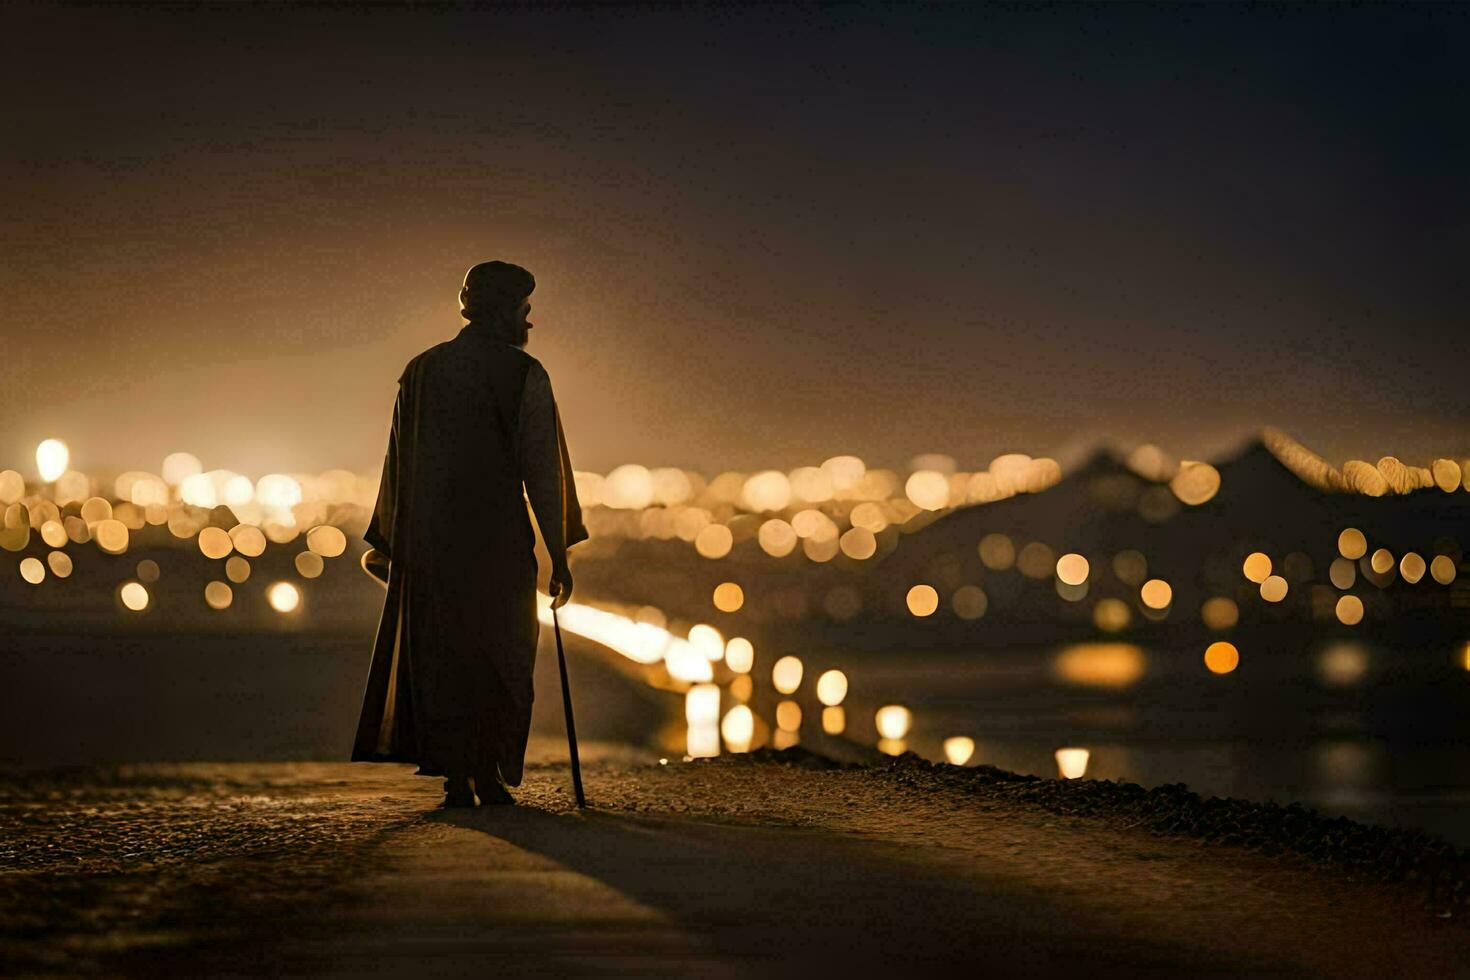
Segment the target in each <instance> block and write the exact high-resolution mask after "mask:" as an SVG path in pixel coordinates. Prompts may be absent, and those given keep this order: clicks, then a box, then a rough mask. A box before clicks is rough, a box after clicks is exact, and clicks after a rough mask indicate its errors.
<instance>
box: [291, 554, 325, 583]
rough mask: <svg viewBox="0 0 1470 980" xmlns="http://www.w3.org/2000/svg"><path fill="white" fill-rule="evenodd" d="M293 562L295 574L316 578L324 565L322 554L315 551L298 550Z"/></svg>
mask: <svg viewBox="0 0 1470 980" xmlns="http://www.w3.org/2000/svg"><path fill="white" fill-rule="evenodd" d="M293 563H294V564H295V565H296V574H297V575H300V576H301V577H302V578H317V577H318V576H320V575H321V573H322V569H323V568H324V567H325V563H324V562H323V561H322V556H321V555H319V554H317V553H316V552H315V551H302V552H298V553H297V555H296V558H295V559H294V560H293Z"/></svg>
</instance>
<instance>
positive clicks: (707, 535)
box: [694, 524, 735, 558]
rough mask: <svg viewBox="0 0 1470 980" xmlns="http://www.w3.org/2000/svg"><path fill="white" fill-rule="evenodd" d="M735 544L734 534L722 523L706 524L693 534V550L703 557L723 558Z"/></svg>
mask: <svg viewBox="0 0 1470 980" xmlns="http://www.w3.org/2000/svg"><path fill="white" fill-rule="evenodd" d="M734 544H735V536H734V535H732V534H731V533H730V529H729V528H728V527H726V526H725V525H723V524H706V525H705V526H704V527H702V528H700V529H699V533H698V534H697V535H695V536H694V550H695V551H697V552H699V554H700V557H703V558H723V557H725V556H726V555H728V554H729V553H730V549H731V548H732V547H733V546H734Z"/></svg>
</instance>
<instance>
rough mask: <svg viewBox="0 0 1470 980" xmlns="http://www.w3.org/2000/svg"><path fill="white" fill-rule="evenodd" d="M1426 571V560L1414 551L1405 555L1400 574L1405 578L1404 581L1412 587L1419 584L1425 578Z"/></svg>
mask: <svg viewBox="0 0 1470 980" xmlns="http://www.w3.org/2000/svg"><path fill="white" fill-rule="evenodd" d="M1425 569H1426V566H1425V564H1424V559H1423V558H1421V557H1420V556H1419V555H1418V554H1417V553H1416V552H1413V551H1411V552H1409V553H1408V554H1406V555H1404V557H1403V558H1402V559H1401V560H1400V561H1399V574H1400V575H1402V576H1403V577H1404V581H1405V582H1408V583H1409V584H1410V585H1418V584H1419V580H1420V579H1421V578H1423V577H1424V572H1425Z"/></svg>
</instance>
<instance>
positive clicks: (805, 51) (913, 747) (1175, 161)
mask: <svg viewBox="0 0 1470 980" xmlns="http://www.w3.org/2000/svg"><path fill="white" fill-rule="evenodd" d="M5 20H6V30H4V31H3V32H0V53H3V57H0V80H3V82H4V84H5V86H6V89H7V91H9V92H11V93H13V95H12V97H11V98H9V99H7V104H6V108H5V110H4V111H5V118H6V123H7V131H8V132H9V133H10V137H9V138H8V139H7V140H6V142H5V145H4V146H3V147H0V203H3V209H4V213H5V215H6V220H5V222H4V223H3V226H0V248H3V250H4V251H3V254H4V259H5V261H4V262H3V263H0V323H3V327H4V338H5V346H4V363H5V367H6V371H5V384H4V385H3V386H0V508H3V529H0V546H3V550H0V630H3V633H0V636H3V643H0V658H3V663H0V669H3V671H4V679H5V682H6V686H7V688H8V689H9V690H10V691H11V692H12V703H11V706H10V707H9V708H8V709H7V711H6V712H4V713H0V760H3V762H4V763H5V764H7V765H9V766H15V767H23V768H31V767H46V766H58V765H91V764H100V763H111V762H120V761H142V760H154V759H201V758H209V759H215V758H228V759H341V758H345V756H346V753H347V749H348V745H349V740H350V733H351V731H352V730H353V726H354V724H355V720H356V712H357V707H358V699H359V698H360V695H361V691H362V685H363V682H364V680H365V676H366V669H367V662H368V658H369V655H370V650H371V644H372V639H373V633H374V630H375V628H376V625H377V617H378V613H379V610H380V609H381V604H382V596H383V593H382V591H381V589H380V588H379V587H378V586H377V585H376V584H375V583H373V582H372V581H371V580H370V579H368V578H367V577H366V576H365V575H363V574H362V573H361V572H360V571H359V569H358V568H357V567H355V566H356V564H357V561H358V559H359V558H360V556H361V554H362V552H363V550H364V548H365V546H364V544H363V543H362V541H361V538H360V535H361V533H362V530H363V528H364V527H365V526H366V519H367V513H368V512H369V509H370V508H371V506H372V504H373V501H374V498H375V495H376V491H377V486H378V479H379V474H380V471H381V465H382V459H383V452H384V449H385V447H386V440H387V434H388V428H389V423H390V419H391V410H392V404H393V397H394V393H395V380H396V378H397V377H398V375H399V373H400V372H401V370H402V367H403V365H404V363H405V362H406V361H407V360H408V358H409V357H411V356H412V355H414V354H415V353H417V352H418V351H420V350H422V349H424V348H425V347H428V346H430V345H432V344H435V343H438V342H440V341H442V340H447V339H449V338H450V337H452V336H453V335H454V333H455V332H456V331H457V330H458V329H459V327H460V325H461V321H460V319H459V317H458V314H457V306H456V295H457V290H458V286H459V282H460V279H461V277H462V276H463V274H464V271H465V269H467V268H468V267H469V266H470V265H472V264H474V263H476V262H480V261H484V260H487V259H491V258H501V259H505V260H509V261H513V262H516V263H519V264H521V265H524V266H526V267H527V268H529V269H530V270H531V271H532V272H533V273H534V274H535V275H536V277H537V280H538V287H537V290H536V292H535V294H534V296H533V297H532V302H533V305H534V310H533V314H532V321H533V322H534V323H535V324H536V326H535V329H533V331H532V333H531V341H530V345H529V347H528V350H530V352H531V353H532V354H534V355H535V356H536V357H538V358H539V359H540V360H541V361H542V362H543V363H544V364H545V365H546V366H547V368H548V370H549V372H550V374H551V377H552V379H553V386H554V389H555V392H556V395H557V399H558V402H559V405H560V409H561V413H562V419H563V422H564V425H565V428H566V432H567V436H568V440H569V442H570V448H571V458H572V460H573V464H574V467H575V469H576V470H577V474H576V475H577V485H578V489H579V495H580V497H581V499H582V501H583V505H584V507H585V508H586V512H587V521H588V525H589V528H590V530H591V533H592V539H591V540H590V541H589V542H587V543H586V544H585V545H582V546H580V547H579V548H577V549H576V550H575V551H574V564H573V568H574V571H575V573H576V576H577V583H578V586H577V594H576V597H575V600H574V602H573V604H572V605H570V606H568V607H567V608H566V609H565V610H563V613H562V620H563V627H564V628H565V629H566V630H567V632H568V634H569V637H571V638H572V639H573V641H574V651H573V652H574V671H575V678H576V682H577V695H578V699H579V700H578V704H579V709H581V710H583V711H584V712H585V714H586V716H587V722H586V728H587V731H588V733H589V736H591V737H599V738H608V739H615V740H619V741H625V742H628V743H630V744H635V745H639V746H642V747H646V748H647V749H649V750H650V751H651V752H655V753H662V754H664V755H679V756H683V755H690V756H702V755H710V754H715V753H722V752H730V751H746V750H749V749H750V748H752V747H758V746H763V745H776V746H784V745H792V744H798V743H800V742H801V741H802V740H803V739H806V740H807V741H808V742H813V741H815V740H817V739H820V738H833V737H841V738H846V739H851V740H853V741H857V742H861V743H863V744H865V745H873V746H876V747H877V748H879V749H880V750H882V751H886V752H890V753H893V754H897V753H901V752H904V751H914V752H918V753H919V754H921V755H924V756H926V757H928V758H931V759H936V760H939V759H944V760H948V761H950V762H951V763H953V764H957V765H976V764H989V765H997V766H1002V767H1005V768H1010V769H1016V770H1019V771H1024V772H1034V773H1039V774H1044V775H1058V774H1060V775H1063V776H1067V777H1074V778H1107V779H1128V780H1133V781H1139V782H1142V783H1144V784H1146V785H1155V784H1159V783H1164V782H1173V781H1184V782H1187V783H1189V784H1190V786H1191V787H1192V788H1195V789H1197V790H1200V791H1202V792H1207V793H1220V794H1230V795H1237V796H1246V797H1249V798H1253V799H1277V800H1279V801H1282V802H1285V801H1287V800H1304V801H1306V802H1309V803H1311V804H1312V805H1315V806H1319V807H1321V808H1323V809H1326V810H1329V811H1331V812H1340V813H1346V814H1350V815H1353V816H1358V817H1362V818H1365V819H1370V820H1378V821H1384V822H1393V823H1406V824H1409V825H1413V826H1421V827H1425V828H1427V829H1430V830H1433V831H1435V832H1438V833H1442V834H1447V835H1450V836H1453V837H1455V838H1456V839H1457V840H1458V841H1459V842H1460V843H1470V837H1467V836H1466V831H1465V830H1464V829H1463V828H1464V827H1465V826H1470V824H1467V822H1466V821H1465V817H1466V815H1467V814H1470V775H1467V772H1470V770H1467V769H1466V767H1465V766H1464V764H1463V760H1464V758H1465V753H1466V751H1467V747H1470V746H1467V742H1470V726H1467V722H1466V718H1467V717H1470V715H1467V709H1470V566H1467V565H1466V563H1465V561H1466V556H1465V552H1464V547H1465V545H1466V543H1467V535H1470V530H1467V529H1470V522H1467V516H1470V507H1467V501H1470V438H1467V435H1466V431H1467V420H1470V399H1466V398H1465V397H1464V390H1465V367H1464V366H1465V363H1466V359H1465V354H1466V345H1465V335H1464V330H1463V322H1462V321H1463V310H1464V308H1465V300H1466V298H1467V297H1466V295H1465V290H1464V287H1463V277H1462V276H1459V275H1457V274H1456V273H1457V264H1456V263H1454V262H1453V256H1455V255H1457V254H1459V253H1460V251H1462V249H1460V248H1457V246H1459V245H1461V244H1462V243H1463V240H1464V236H1465V232H1466V228H1467V216H1470V207H1467V204H1470V201H1467V184H1466V179H1465V176H1464V175H1465V174H1466V173H1470V166H1467V165H1470V159H1467V155H1470V148H1467V144H1466V142H1465V140H1464V138H1463V134H1462V133H1461V132H1460V129H1461V128H1462V127H1460V126H1459V120H1460V119H1462V118H1463V117H1464V110H1465V109H1466V100H1467V92H1470V88H1467V85H1466V82H1467V78H1466V74H1467V71H1470V69H1467V67H1466V63H1465V61H1464V59H1463V58H1462V57H1460V56H1459V52H1462V51H1463V45H1464V42H1465V41H1466V40H1467V35H1470V31H1467V23H1470V22H1467V13H1466V11H1464V10H1462V9H1457V8H1452V7H1420V8H1404V7H1395V8H1376V7H1374V8H1331V9H1324V8H1315V7H1314V8H1273V9H1270V10H1257V9H1245V8H1225V7H1203V8H1200V7H1189V8H1147V9H1145V8H1124V9H1117V8H1108V7H1103V8H1063V9H1056V8H1025V7H1021V8H1006V9H999V8H997V9H977V8H970V7H965V8H952V7H944V8H904V9H899V10H891V9H881V8H867V7H851V8H840V9H828V8H821V9H818V8H782V9H779V10H759V11H748V10H737V9H733V8H715V9H703V8H702V9H690V10H681V11H656V12H655V11H639V10H625V9H624V10H614V9H563V10H550V9H538V10H526V11H506V10H466V9H462V8H448V7H445V8H422V9H420V8H412V9H410V8H393V9H373V8H357V9H350V8H325V7H253V6H252V7H202V8H181V7H167V8H164V7H158V8H140V7H128V8H112V7H86V6H70V7H63V6H54V5H40V4H36V5H32V4H13V5H10V6H8V7H7V8H6V13H5ZM455 519H456V520H460V521H462V526H463V528H464V533H465V534H466V535H467V536H474V535H475V534H476V528H477V523H479V522H481V521H483V520H484V519H485V516H484V515H479V514H465V515H455ZM543 561H544V554H543ZM549 622H550V619H549V613H548V612H547V611H546V610H545V609H543V625H544V627H546V628H544V629H543V641H546V640H547V638H548V634H549V632H550V631H549ZM542 652H543V654H544V653H545V652H546V647H545V645H544V643H543V651H542ZM548 662H549V661H548V659H547V658H546V657H544V656H543V657H542V660H541V665H542V667H543V668H544V667H546V665H547V664H548ZM553 682H554V681H553V680H552V678H551V675H544V676H543V677H542V683H541V686H540V688H539V689H540V690H541V691H542V692H543V697H542V698H541V701H540V702H538V712H539V713H538V717H537V725H538V728H540V729H542V730H546V731H555V730H557V726H558V725H559V721H558V719H557V713H556V711H555V710H553V709H555V708H556V707H557V706H556V704H555V703H554V702H555V699H554V698H551V697H549V696H547V694H546V692H549V691H553V690H554V688H552V687H549V686H547V684H548V683H553Z"/></svg>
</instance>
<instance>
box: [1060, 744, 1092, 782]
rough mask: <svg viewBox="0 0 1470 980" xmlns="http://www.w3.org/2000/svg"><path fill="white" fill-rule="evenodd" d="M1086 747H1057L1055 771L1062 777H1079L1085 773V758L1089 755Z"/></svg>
mask: <svg viewBox="0 0 1470 980" xmlns="http://www.w3.org/2000/svg"><path fill="white" fill-rule="evenodd" d="M1091 755H1092V753H1090V752H1089V751H1088V750H1087V749H1079V748H1075V747H1068V748H1063V749H1057V751H1056V760H1057V772H1058V773H1060V774H1061V777H1062V778H1063V779H1081V778H1082V777H1083V776H1085V775H1087V760H1088V759H1089V758H1090V757H1091Z"/></svg>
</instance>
